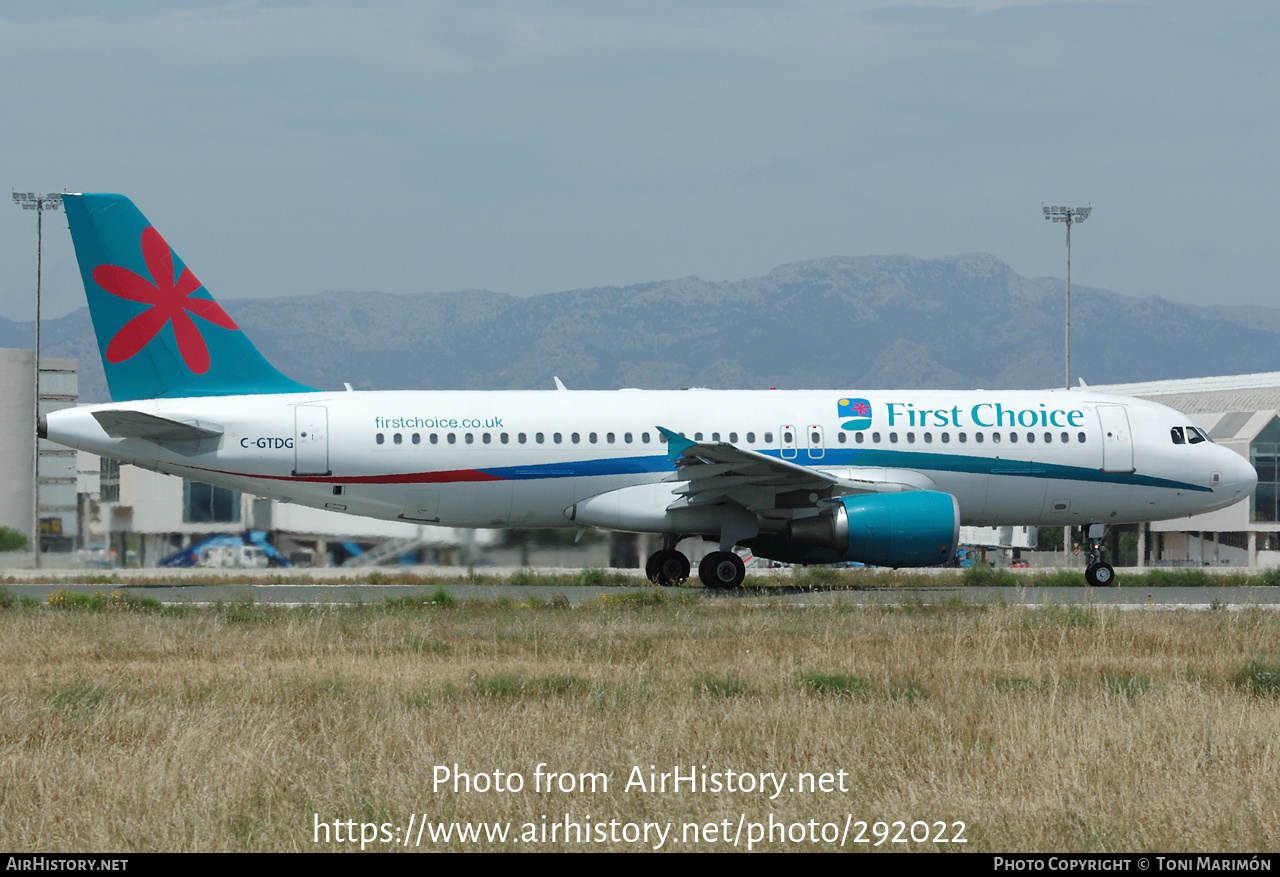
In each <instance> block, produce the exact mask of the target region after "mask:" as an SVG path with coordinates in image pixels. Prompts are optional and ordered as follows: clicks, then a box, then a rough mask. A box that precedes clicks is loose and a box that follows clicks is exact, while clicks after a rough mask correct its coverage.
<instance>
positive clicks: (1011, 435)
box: [996, 432, 1018, 444]
mask: <svg viewBox="0 0 1280 877" xmlns="http://www.w3.org/2000/svg"><path fill="white" fill-rule="evenodd" d="M999 440H1000V435H999V434H998V433H997V434H996V441H999ZM1009 441H1011V442H1013V443H1015V444H1017V441H1018V434H1017V433H1016V432H1011V433H1009Z"/></svg>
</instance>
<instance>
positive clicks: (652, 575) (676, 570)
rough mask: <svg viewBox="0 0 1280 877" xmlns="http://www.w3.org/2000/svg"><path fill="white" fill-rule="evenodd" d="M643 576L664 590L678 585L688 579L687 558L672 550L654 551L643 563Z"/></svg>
mask: <svg viewBox="0 0 1280 877" xmlns="http://www.w3.org/2000/svg"><path fill="white" fill-rule="evenodd" d="M644 574H645V575H646V576H648V578H649V581H651V582H653V583H654V584H655V585H662V587H664V588H669V587H671V586H672V585H678V584H680V583H681V582H683V581H685V580H686V579H688V578H689V558H687V557H685V556H684V555H683V554H681V553H680V552H679V551H676V550H675V549H674V548H664V549H662V550H661V551H655V552H654V553H653V554H652V555H650V557H649V559H648V560H647V561H646V562H645V565H644Z"/></svg>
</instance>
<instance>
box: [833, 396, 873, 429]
mask: <svg viewBox="0 0 1280 877" xmlns="http://www.w3.org/2000/svg"><path fill="white" fill-rule="evenodd" d="M836 410H837V412H838V414H837V416H839V417H851V418H853V419H852V420H846V421H844V422H843V423H841V424H840V428H841V429H853V430H858V429H866V428H867V427H869V426H870V425H871V403H870V402H868V401H867V400H866V399H841V400H839V402H838V403H837V406H836Z"/></svg>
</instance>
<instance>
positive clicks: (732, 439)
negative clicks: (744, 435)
mask: <svg viewBox="0 0 1280 877" xmlns="http://www.w3.org/2000/svg"><path fill="white" fill-rule="evenodd" d="M729 441H730V442H732V443H733V444H735V445H736V444H737V443H738V434H737V433H736V432H731V433H729Z"/></svg>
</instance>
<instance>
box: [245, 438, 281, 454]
mask: <svg viewBox="0 0 1280 877" xmlns="http://www.w3.org/2000/svg"><path fill="white" fill-rule="evenodd" d="M240 447H242V448H258V449H259V450H263V451H270V450H277V449H279V448H292V447H293V439H292V438H275V437H271V436H261V437H259V438H249V437H247V436H246V437H245V438H242V439H240Z"/></svg>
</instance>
